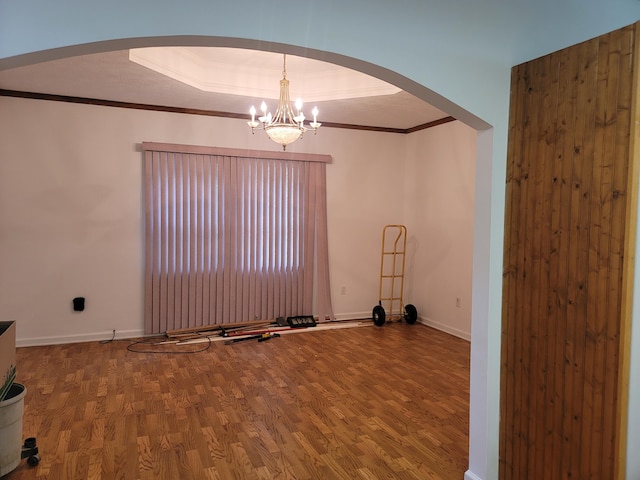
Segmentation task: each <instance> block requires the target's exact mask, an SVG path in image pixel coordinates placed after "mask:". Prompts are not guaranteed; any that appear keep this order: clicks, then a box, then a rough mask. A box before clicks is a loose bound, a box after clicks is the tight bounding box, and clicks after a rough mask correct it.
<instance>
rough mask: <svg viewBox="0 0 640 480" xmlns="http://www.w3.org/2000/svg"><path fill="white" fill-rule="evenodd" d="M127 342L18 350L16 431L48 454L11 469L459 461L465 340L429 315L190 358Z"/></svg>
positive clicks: (133, 474) (418, 465)
mask: <svg viewBox="0 0 640 480" xmlns="http://www.w3.org/2000/svg"><path fill="white" fill-rule="evenodd" d="M130 344H131V341H128V340H122V341H115V342H112V343H107V344H101V343H98V342H95V343H83V344H70V345H58V346H47V347H28V348H19V349H18V351H17V363H18V381H19V382H20V383H23V384H24V385H25V386H26V387H27V395H26V397H25V413H24V417H23V434H24V437H30V436H34V437H37V441H38V447H39V448H40V452H41V456H42V460H41V462H40V464H39V465H38V466H37V467H34V468H32V467H29V466H28V465H27V464H26V461H22V462H21V463H20V465H19V466H18V468H17V469H16V470H14V471H13V472H12V473H10V474H9V475H8V476H7V477H6V478H7V479H10V480H18V479H34V478H47V479H76V478H77V479H85V478H89V479H93V478H95V479H99V478H102V479H138V478H139V479H159V478H162V479H191V478H193V479H202V478H210V479H221V480H227V479H242V480H247V479H265V480H274V479H296V480H305V479H322V480H327V479H419V480H425V479H443V480H452V479H462V478H463V475H464V472H465V470H466V468H467V460H468V453H467V452H468V414H469V402H468V397H469V343H468V342H466V341H464V340H460V339H458V338H455V337H452V336H450V335H447V334H445V333H442V332H439V331H437V330H434V329H431V328H429V327H426V326H424V325H419V324H416V325H407V324H404V323H393V324H390V325H389V324H387V325H385V326H383V327H381V328H378V327H373V326H366V327H360V328H349V329H339V330H325V331H315V332H308V333H300V334H293V335H283V336H281V337H280V338H274V339H271V340H270V341H268V342H261V343H258V342H257V341H250V342H243V343H238V344H234V345H224V344H223V343H222V342H215V343H212V344H211V346H210V348H209V349H208V350H206V351H202V352H199V353H192V354H186V353H181V354H151V353H133V352H131V351H129V350H128V349H127V346H129V345H130ZM203 346H204V345H198V346H197V348H201V347H203ZM138 348H141V346H140V347H138ZM188 348H190V349H194V348H196V347H194V346H191V347H183V348H182V351H184V350H186V349H188ZM172 350H174V351H175V350H176V349H175V347H173V348H172Z"/></svg>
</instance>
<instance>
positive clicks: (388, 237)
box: [372, 225, 418, 327]
mask: <svg viewBox="0 0 640 480" xmlns="http://www.w3.org/2000/svg"><path fill="white" fill-rule="evenodd" d="M406 250H407V227H405V226H404V225H386V226H385V227H384V228H383V229H382V258H381V260H380V291H379V295H378V305H376V306H375V307H373V312H372V320H373V323H375V324H376V325H377V326H378V327H381V326H382V325H384V323H385V321H393V320H402V319H404V320H405V321H406V322H407V323H408V324H414V323H416V320H417V319H418V311H417V310H416V307H414V306H413V305H411V304H408V305H404V303H403V300H402V293H403V290H404V264H405V252H406ZM385 306H386V307H387V309H388V310H386V311H385V308H384V307H385ZM387 312H388V315H387Z"/></svg>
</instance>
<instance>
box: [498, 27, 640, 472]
mask: <svg viewBox="0 0 640 480" xmlns="http://www.w3.org/2000/svg"><path fill="white" fill-rule="evenodd" d="M637 37H638V25H632V26H629V27H627V28H623V29H621V30H618V31H615V32H612V33H610V34H607V35H603V36H601V37H598V38H596V39H593V40H590V41H587V42H584V43H582V44H579V45H576V46H573V47H570V48H567V49H565V50H562V51H559V52H556V53H553V54H551V55H547V56H545V57H542V58H539V59H536V60H533V61H531V62H527V63H525V64H522V65H518V66H516V67H514V68H513V70H512V86H511V88H512V90H511V112H510V132H509V147H508V160H507V162H508V165H507V198H506V216H505V253H504V288H503V326H502V353H501V355H502V358H501V406H500V413H501V420H500V478H501V479H503V480H507V479H509V480H510V479H514V480H523V479H544V480H552V479H601V480H605V479H616V478H617V479H622V478H624V453H625V439H626V416H627V415H626V411H627V402H628V401H627V393H628V392H627V389H626V386H625V385H626V379H627V377H626V376H627V375H628V371H627V368H628V348H629V347H628V345H629V343H628V341H629V335H628V334H627V332H628V329H629V325H630V323H629V322H630V305H631V288H632V274H633V272H632V263H633V254H634V245H635V222H636V212H637V193H636V190H637V181H636V165H635V163H636V162H635V161H632V159H633V158H635V159H636V160H637V155H635V156H634V155H633V149H634V148H635V145H634V143H633V139H634V137H635V133H634V134H632V130H633V127H634V124H635V121H637V119H638V114H637V108H636V105H635V103H636V98H637V97H636V91H637V84H638V80H637V77H638V76H637V70H638V65H637V62H638V58H639V55H638V38H637ZM634 119H635V121H634Z"/></svg>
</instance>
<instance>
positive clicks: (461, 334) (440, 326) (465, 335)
mask: <svg viewBox="0 0 640 480" xmlns="http://www.w3.org/2000/svg"><path fill="white" fill-rule="evenodd" d="M418 323H422V324H423V325H427V326H428V327H432V328H435V329H436V330H440V331H441V332H445V333H448V334H450V335H453V336H454V337H458V338H462V339H463V340H466V341H468V342H470V341H471V333H470V332H465V331H463V330H459V329H457V328H452V327H451V326H450V325H447V324H446V323H440V322H436V321H434V320H431V319H430V318H426V317H422V316H420V315H418Z"/></svg>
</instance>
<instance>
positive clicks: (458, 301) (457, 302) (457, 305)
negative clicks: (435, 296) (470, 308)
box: [456, 297, 460, 308]
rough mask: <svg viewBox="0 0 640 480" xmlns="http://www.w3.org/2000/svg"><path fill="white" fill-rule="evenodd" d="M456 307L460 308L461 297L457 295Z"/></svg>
mask: <svg viewBox="0 0 640 480" xmlns="http://www.w3.org/2000/svg"><path fill="white" fill-rule="evenodd" d="M456 307H458V308H460V297H456Z"/></svg>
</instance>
